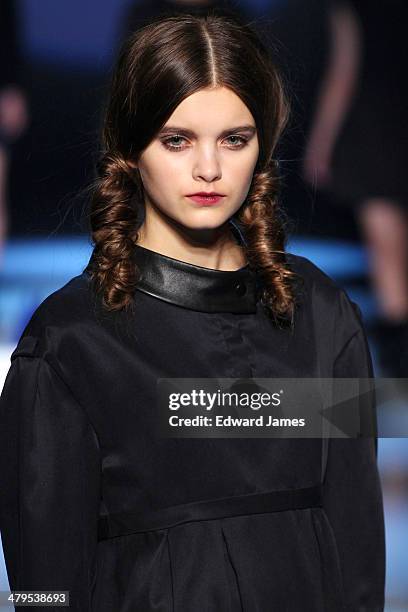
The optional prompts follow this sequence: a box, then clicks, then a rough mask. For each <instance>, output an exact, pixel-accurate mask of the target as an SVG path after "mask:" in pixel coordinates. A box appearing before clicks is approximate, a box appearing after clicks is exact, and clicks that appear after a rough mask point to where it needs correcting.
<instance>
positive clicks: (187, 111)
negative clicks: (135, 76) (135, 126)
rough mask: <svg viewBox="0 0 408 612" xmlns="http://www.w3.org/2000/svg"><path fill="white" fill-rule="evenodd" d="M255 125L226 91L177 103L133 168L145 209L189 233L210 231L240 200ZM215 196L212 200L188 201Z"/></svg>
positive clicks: (252, 157)
mask: <svg viewBox="0 0 408 612" xmlns="http://www.w3.org/2000/svg"><path fill="white" fill-rule="evenodd" d="M258 153H259V145H258V136H257V132H256V126H255V121H254V118H253V116H252V114H251V113H250V111H249V110H248V108H247V107H246V106H245V104H244V103H243V102H242V100H241V99H240V98H239V97H238V96H237V95H236V94H235V93H234V92H233V91H231V90H230V89H228V88H225V87H220V88H216V89H202V90H200V91H198V92H196V93H194V94H192V95H191V96H189V97H188V98H186V99H185V100H183V101H182V102H181V103H180V104H179V106H178V107H177V108H176V110H175V111H174V112H173V114H172V115H171V117H170V118H169V120H168V121H167V123H166V124H165V126H164V128H163V129H162V130H161V131H160V133H159V134H158V135H157V137H156V138H154V139H153V141H152V142H151V143H150V144H149V146H148V147H147V148H146V149H145V150H144V151H143V152H142V154H141V156H140V157H139V161H138V163H137V166H138V168H139V171H140V176H141V179H142V182H143V187H144V191H145V202H146V215H148V214H149V206H152V207H155V208H157V209H159V211H160V212H161V213H163V214H164V215H166V216H168V217H170V218H172V219H173V220H174V221H176V222H178V223H180V224H182V225H183V226H185V227H187V228H189V229H192V230H194V229H197V230H199V229H214V228H217V227H219V226H220V225H222V224H223V223H225V222H226V221H227V220H228V219H229V218H230V217H231V216H232V215H233V214H234V213H235V212H236V211H237V210H238V209H239V208H240V206H241V204H242V203H243V202H244V200H245V198H246V196H247V194H248V191H249V188H250V185H251V181H252V176H253V172H254V168H255V165H256V162H257V159H258ZM198 192H207V193H208V192H216V193H218V194H221V195H222V196H223V197H221V198H220V199H219V200H218V201H217V202H215V203H211V202H208V201H206V202H204V203H200V202H197V201H195V200H194V199H192V198H191V197H188V196H190V195H192V194H196V193H198Z"/></svg>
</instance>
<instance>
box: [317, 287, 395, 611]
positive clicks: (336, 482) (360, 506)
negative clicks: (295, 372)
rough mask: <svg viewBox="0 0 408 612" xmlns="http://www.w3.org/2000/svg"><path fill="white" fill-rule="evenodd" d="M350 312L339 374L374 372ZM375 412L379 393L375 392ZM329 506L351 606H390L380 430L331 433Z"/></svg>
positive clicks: (343, 327)
mask: <svg viewBox="0 0 408 612" xmlns="http://www.w3.org/2000/svg"><path fill="white" fill-rule="evenodd" d="M345 308H346V309H347V312H346V313H344V318H343V321H342V322H340V323H339V330H338V333H340V335H342V336H343V338H344V337H345V334H346V331H347V329H349V330H350V328H353V333H352V335H351V337H349V338H348V340H347V341H346V342H345V344H344V345H343V347H342V349H341V350H340V351H339V353H338V354H337V357H336V359H335V362H334V374H333V376H334V377H341V378H372V377H373V367H372V361H371V356H370V352H369V347H368V342H367V337H366V334H365V330H364V328H363V325H362V319H361V312H360V310H359V308H358V306H357V305H356V304H354V303H353V302H348V298H347V304H345ZM370 397H371V400H370V401H371V402H372V406H371V409H372V412H373V414H375V395H374V394H371V395H370ZM323 499H324V508H325V511H326V513H327V516H328V518H329V521H330V523H331V525H332V528H333V531H334V535H335V538H336V541H337V546H338V551H339V557H340V565H341V569H342V575H343V585H344V591H345V597H346V602H347V608H346V609H347V610H350V611H351V610H353V612H357V611H364V612H366V611H367V612H368V611H370V612H380V611H383V610H384V588H385V586H384V585H385V528H384V515H383V500H382V491H381V484H380V478H379V473H378V468H377V431H376V429H375V437H371V438H368V437H366V438H349V439H345V438H342V439H340V438H331V439H330V440H329V449H328V459H327V467H326V474H325V479H324V482H323Z"/></svg>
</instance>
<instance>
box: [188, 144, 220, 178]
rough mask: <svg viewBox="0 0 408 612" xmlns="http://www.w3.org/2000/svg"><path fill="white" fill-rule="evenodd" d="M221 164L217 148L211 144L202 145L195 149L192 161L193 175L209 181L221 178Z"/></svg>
mask: <svg viewBox="0 0 408 612" xmlns="http://www.w3.org/2000/svg"><path fill="white" fill-rule="evenodd" d="M221 174H222V173H221V164H220V160H219V158H218V153H217V150H216V149H215V148H213V147H211V146H208V147H205V148H204V147H202V148H201V149H200V150H198V151H197V156H196V158H195V161H194V168H193V177H194V179H196V180H200V179H202V180H205V181H207V182H209V183H211V182H213V181H215V180H219V179H220V178H221Z"/></svg>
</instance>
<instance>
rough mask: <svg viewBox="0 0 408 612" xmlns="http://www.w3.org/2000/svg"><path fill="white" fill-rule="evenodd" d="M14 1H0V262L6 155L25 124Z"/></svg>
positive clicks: (5, 204)
mask: <svg viewBox="0 0 408 612" xmlns="http://www.w3.org/2000/svg"><path fill="white" fill-rule="evenodd" d="M15 4H16V3H15V2H14V1H13V0H1V2H0V265H1V259H2V253H3V245H4V241H5V239H6V236H7V233H8V230H9V211H8V182H7V177H8V170H9V155H10V151H11V148H12V144H13V142H15V141H16V140H17V139H18V138H19V136H20V135H21V134H22V133H23V132H24V130H25V129H26V127H27V123H28V104H27V97H26V92H25V88H24V83H23V80H24V79H23V74H22V62H21V56H20V51H19V44H18V35H17V16H16V6H15Z"/></svg>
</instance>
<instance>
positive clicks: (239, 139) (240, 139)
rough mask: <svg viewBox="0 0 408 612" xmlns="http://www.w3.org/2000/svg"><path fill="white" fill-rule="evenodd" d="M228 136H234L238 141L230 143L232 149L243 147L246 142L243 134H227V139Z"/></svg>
mask: <svg viewBox="0 0 408 612" xmlns="http://www.w3.org/2000/svg"><path fill="white" fill-rule="evenodd" d="M229 138H236V139H238V143H236V144H234V143H232V147H230V148H232V149H242V147H244V146H245V145H246V143H247V142H248V141H247V140H246V138H244V137H243V136H239V135H238V134H231V136H227V140H228V139H229Z"/></svg>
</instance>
